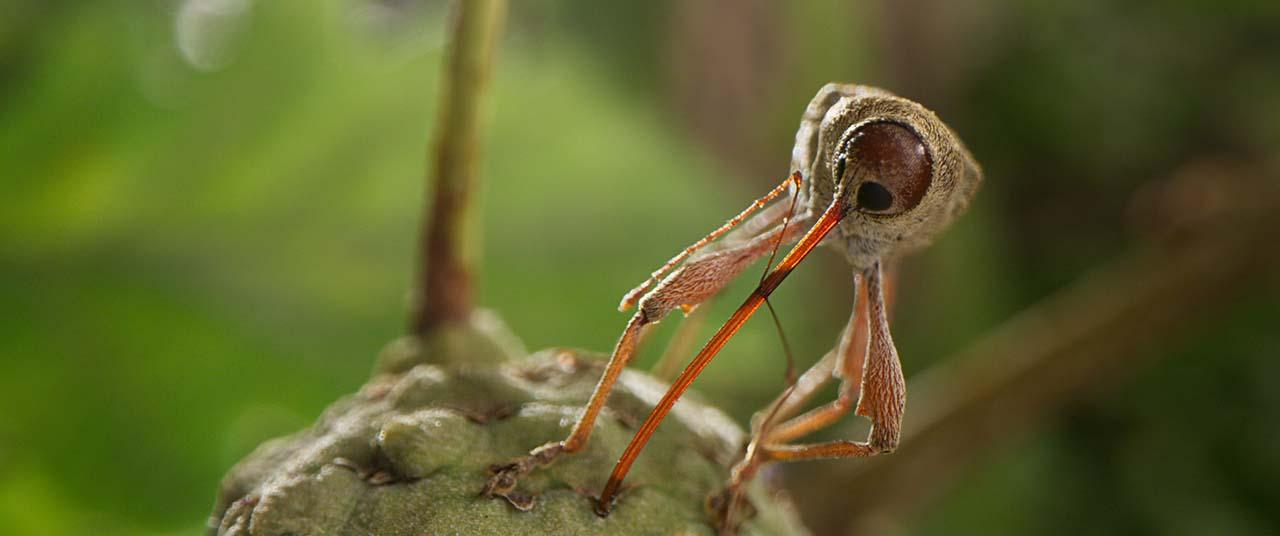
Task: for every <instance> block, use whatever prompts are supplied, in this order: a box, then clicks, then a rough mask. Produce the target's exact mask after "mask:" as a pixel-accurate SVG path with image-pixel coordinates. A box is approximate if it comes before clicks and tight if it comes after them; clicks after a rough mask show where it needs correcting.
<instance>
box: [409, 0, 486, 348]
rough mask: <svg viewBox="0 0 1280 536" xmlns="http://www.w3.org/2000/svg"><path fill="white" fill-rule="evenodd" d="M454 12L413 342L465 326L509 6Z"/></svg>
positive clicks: (456, 7)
mask: <svg viewBox="0 0 1280 536" xmlns="http://www.w3.org/2000/svg"><path fill="white" fill-rule="evenodd" d="M452 9H453V12H452V14H451V18H450V35H451V39H450V44H449V48H448V54H447V56H446V63H445V67H444V74H443V79H442V91H441V94H440V107H439V111H438V114H439V120H438V121H437V122H436V130H435V134H434V141H433V147H434V161H433V167H432V199H433V205H434V206H433V207H432V208H431V209H430V213H429V215H428V216H427V217H426V218H424V222H425V224H424V226H423V231H422V237H423V243H422V245H421V247H420V250H419V251H420V255H421V258H420V259H419V277H418V284H417V294H416V296H415V299H414V302H413V313H412V320H411V321H410V326H409V330H410V332H411V333H413V334H416V335H423V334H426V333H427V332H429V331H430V330H432V329H433V328H435V327H436V326H439V325H441V324H445V323H457V322H462V321H465V320H466V319H467V318H468V316H469V315H470V314H471V308H472V282H471V280H472V275H473V274H474V272H475V270H476V269H477V267H478V264H479V261H478V258H479V254H478V251H479V250H480V247H479V244H478V242H479V233H478V232H476V229H475V228H476V227H477V217H476V215H475V214H473V212H474V211H475V210H474V209H475V203H474V199H473V197H474V192H475V189H476V181H477V179H476V160H477V156H478V154H479V138H480V127H481V124H480V113H481V104H482V101H483V100H484V93H485V89H486V87H487V85H488V83H487V82H488V79H489V74H490V71H491V70H492V66H493V56H494V49H495V48H496V44H497V40H498V33H499V29H500V28H501V26H502V20H503V17H504V15H505V11H506V4H505V0H457V1H455V2H454V4H453V8H452Z"/></svg>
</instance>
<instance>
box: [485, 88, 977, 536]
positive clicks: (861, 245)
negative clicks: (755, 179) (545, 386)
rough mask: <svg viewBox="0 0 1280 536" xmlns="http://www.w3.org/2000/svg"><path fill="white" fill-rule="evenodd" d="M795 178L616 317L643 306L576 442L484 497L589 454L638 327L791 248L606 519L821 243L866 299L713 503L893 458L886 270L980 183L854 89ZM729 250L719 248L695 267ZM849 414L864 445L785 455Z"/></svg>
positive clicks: (871, 92)
mask: <svg viewBox="0 0 1280 536" xmlns="http://www.w3.org/2000/svg"><path fill="white" fill-rule="evenodd" d="M791 165H792V169H793V173H792V175H791V176H790V177H789V178H788V179H787V180H786V181H784V182H783V183H782V184H781V185H779V186H778V187H777V188H775V189H774V190H773V191H771V192H769V193H768V194H766V195H765V196H764V197H762V198H760V199H759V200H757V201H756V202H754V203H753V204H752V205H751V206H749V207H747V209H746V210H744V211H743V212H742V213H740V214H738V215H737V216H735V217H734V218H733V219H731V220H729V221H728V222H726V223H725V224H724V225H723V226H721V227H720V228H718V229H716V230H715V231H713V232H711V234H709V235H707V236H706V237H704V238H703V239H701V240H699V241H697V242H696V243H694V244H693V245H691V246H689V247H688V248H686V249H685V250H684V251H682V252H681V253H680V254H679V255H676V257H675V258H673V259H671V260H670V261H669V262H667V263H666V264H665V265H663V266H662V268H659V269H658V270H657V271H655V272H654V273H653V274H652V275H651V277H650V278H649V279H648V280H646V281H645V282H644V283H642V284H641V285H640V286H638V287H636V288H635V289H633V290H632V291H631V292H628V293H627V294H626V296H625V297H624V298H623V299H622V303H621V305H620V307H619V308H620V309H622V310H625V309H627V308H629V307H631V306H633V305H635V306H636V307H637V311H636V313H635V315H634V316H632V317H631V320H630V322H628V323H627V326H626V329H625V330H623V332H622V336H621V337H620V338H619V340H618V343H617V346H616V347H615V348H614V350H613V355H612V356H611V357H610V359H609V363H608V365H607V366H606V369H605V372H604V375H603V376H602V377H601V378H600V382H599V384H597V385H596V388H595V391H594V392H593V393H592V395H591V399H590V400H589V401H588V402H587V406H586V408H585V411H584V412H583V414H582V416H581V417H580V418H579V419H578V421H577V423H576V424H575V425H574V427H573V430H572V431H571V432H570V433H569V436H568V437H566V438H565V439H563V440H561V441H555V442H551V443H547V444H545V445H542V446H540V447H537V448H535V449H533V450H532V451H530V453H529V455H527V456H523V457H521V458H518V459H516V460H513V461H511V462H509V463H506V464H501V465H497V466H494V468H493V471H494V475H493V477H492V478H491V479H490V480H489V482H488V483H487V484H486V486H485V489H484V493H485V494H487V495H503V496H505V495H507V494H508V493H510V492H511V491H512V490H514V488H515V486H516V484H517V481H518V480H519V478H520V477H521V476H523V475H525V474H527V473H528V472H530V471H532V470H533V469H534V468H536V467H539V466H544V465H548V464H550V463H552V462H553V461H554V460H555V459H556V458H557V457H559V456H560V455H562V454H569V453H573V452H576V451H578V450H580V449H582V447H583V446H585V445H586V442H587V439H588V438H589V437H590V435H591V429H592V427H593V425H594V424H595V420H596V417H597V416H599V414H600V410H601V408H603V406H604V403H605V400H606V399H607V398H608V396H609V391H610V389H611V388H612V387H613V384H614V382H616V381H617V378H618V375H619V374H620V373H621V372H622V369H623V367H625V366H626V365H627V362H628V361H630V360H631V357H632V356H633V355H634V354H635V350H636V342H637V337H638V335H639V334H640V331H641V329H642V328H644V327H645V326H647V325H649V324H653V323H656V322H658V321H660V320H662V318H664V317H665V316H666V315H667V314H668V313H670V312H671V311H672V310H674V309H676V308H682V309H684V310H686V311H687V310H689V309H691V308H693V307H695V306H697V305H698V304H700V303H702V302H703V301H706V300H707V299H709V298H711V297H712V296H714V295H715V294H716V293H718V292H719V291H720V290H721V289H722V288H723V287H724V286H725V285H726V284H728V282H729V281H731V280H732V279H733V278H734V277H736V276H738V275H739V274H740V273H742V271H743V270H744V269H746V267H747V266H748V265H750V264H751V263H752V262H753V261H755V260H757V259H759V258H760V257H762V256H764V255H766V254H769V253H770V252H772V251H775V249H776V248H777V246H778V245H779V244H782V243H788V242H793V241H796V240H798V241H799V243H798V244H796V246H795V247H794V248H792V250H791V251H790V252H789V253H787V255H786V256H785V257H783V258H782V260H781V261H779V262H778V265H777V266H776V267H774V268H773V269H772V270H771V271H770V272H769V273H768V274H767V275H766V276H765V277H764V278H763V279H762V280H761V282H760V284H759V286H757V287H756V289H755V290H754V291H752V293H751V295H750V296H748V297H747V299H746V301H744V302H743V304H742V305H741V306H740V307H739V308H738V309H737V311H735V312H734V313H733V315H732V316H730V318H729V319H728V321H726V322H725V323H724V325H723V326H721V328H720V329H719V331H717V332H716V334H715V335H713V336H712V337H711V340H710V341H708V342H707V344H706V346H704V347H703V348H702V350H701V351H700V352H698V354H697V356H695V357H694V358H693V360H692V362H690V364H689V365H688V367H687V368H685V370H684V372H682V373H681V374H680V376H679V377H677V378H676V380H675V381H674V382H673V383H672V385H671V388H670V389H669V390H668V391H667V393H666V395H665V396H663V398H662V400H661V401H659V402H658V405H657V407H655V408H654V409H653V412H652V413H650V414H649V417H648V418H647V419H646V420H645V421H644V423H643V424H642V425H641V426H640V429H639V430H638V431H637V432H636V434H635V436H634V437H633V438H632V440H631V444H630V445H628V446H627V449H626V451H625V452H624V453H623V454H622V457H621V458H620V459H619V460H618V463H617V465H616V466H615V467H614V470H613V473H612V474H611V475H610V477H609V481H608V483H607V484H606V485H605V488H604V490H603V492H602V493H601V495H600V498H599V502H598V503H597V512H598V513H600V514H601V515H607V514H608V512H609V510H610V509H611V508H612V506H613V502H614V500H615V497H616V495H617V492H618V489H619V486H620V485H621V484H622V481H623V478H624V477H625V476H626V474H627V471H628V470H629V469H630V467H631V464H632V463H633V462H634V461H635V459H636V457H637V456H638V455H639V454H640V451H641V450H642V449H643V448H644V445H645V443H646V442H647V441H648V439H649V437H650V436H651V435H652V434H653V432H654V431H655V430H656V429H657V427H658V424H659V423H660V422H661V421H662V419H663V418H664V417H665V416H666V414H667V413H668V412H669V411H670V410H671V408H672V406H673V405H675V402H676V400H678V399H679V398H680V396H681V395H682V394H684V392H685V390H687V389H688V388H689V385H690V384H692V383H693V380H694V378H696V377H697V376H698V374H699V373H701V372H702V369H703V368H704V367H706V366H707V364H708V363H709V362H710V361H711V359H712V358H713V357H714V356H715V355H716V353H717V352H719V351H720V349H721V348H723V347H724V345H725V343H727V342H728V340H729V338H730V337H732V336H733V335H734V334H735V333H736V332H737V331H738V329H739V328H741V327H742V325H743V324H744V323H745V322H746V321H747V319H748V318H749V317H750V316H751V315H752V314H753V313H754V312H755V311H756V310H757V309H759V308H760V306H761V305H762V304H764V303H765V302H766V300H767V299H768V296H769V294H770V293H772V292H773V291H774V290H775V289H777V288H778V285H780V284H781V283H782V281H783V280H784V279H785V278H786V277H787V275H789V274H790V273H791V271H792V270H794V269H795V267H796V265H798V264H799V263H800V261H801V260H803V259H804V258H805V256H807V255H808V254H809V253H810V252H811V251H813V249H814V248H815V247H817V246H818V245H820V244H828V245H831V246H833V247H834V248H835V249H837V250H839V251H841V252H843V253H844V255H845V257H846V258H847V259H848V261H849V263H850V264H851V265H852V266H853V272H854V274H853V276H854V281H855V286H856V287H857V288H858V289H859V290H858V291H857V292H856V293H855V294H860V295H861V296H862V299H860V300H856V303H855V307H854V313H853V315H852V317H851V318H850V322H849V325H848V326H846V328H845V331H844V333H843V334H842V336H841V338H840V342H839V343H838V344H837V347H836V349H835V350H833V352H831V353H829V354H828V355H827V356H826V357H824V358H823V359H822V360H820V361H819V362H818V363H817V364H816V365H814V366H813V368H811V369H810V370H808V371H807V372H805V373H804V374H803V375H802V376H801V377H800V379H799V380H798V381H797V382H796V383H795V384H794V385H793V386H792V387H790V388H788V389H787V390H786V391H785V392H784V393H783V395H782V396H780V397H779V398H778V400H776V401H775V402H774V404H772V405H771V406H770V407H769V408H767V409H766V410H765V411H764V412H761V414H759V415H758V416H757V418H756V419H753V425H752V437H751V442H750V444H749V445H748V447H747V450H746V454H745V455H744V457H743V459H742V461H741V462H739V463H738V464H737V465H736V466H735V467H734V470H733V474H732V477H731V480H730V482H729V484H728V486H727V489H726V492H725V494H723V495H722V496H721V497H720V498H719V499H718V500H717V501H713V502H715V503H716V504H718V508H719V509H721V510H722V515H726V516H727V515H728V514H727V512H732V505H733V502H734V501H735V500H736V497H737V495H738V493H739V491H740V489H741V487H742V485H743V484H744V483H745V482H747V481H748V480H749V479H750V478H751V477H752V476H753V475H754V474H755V472H756V471H757V470H758V468H759V467H760V466H761V465H762V464H764V463H769V462H773V461H792V460H806V459H815V458H841V457H866V456H873V455H876V454H880V453H884V452H889V451H892V450H893V449H894V448H895V447H896V446H897V444H898V435H899V430H900V425H901V421H902V412H903V408H904V404H905V401H906V384H905V381H904V379H903V376H902V367H901V364H900V363H899V361H898V355H897V350H896V349H895V347H894V344H893V339H892V337H891V336H890V334H889V325H888V318H887V315H886V312H885V308H886V305H885V302H886V300H885V286H886V285H885V281H884V279H885V277H884V271H883V269H882V264H883V263H884V262H885V261H888V260H891V259H892V258H893V257H895V256H896V255H899V254H901V253H903V252H906V251H909V250H912V249H915V248H919V247H922V246H924V245H925V244H927V243H928V242H929V240H930V239H932V238H933V236H935V235H936V234H938V233H939V232H940V231H942V230H943V229H944V228H946V227H947V225H949V224H950V223H951V221H952V220H954V219H955V218H956V217H957V216H958V215H959V214H960V213H961V212H963V211H964V209H965V207H967V206H968V204H969V200H970V199H971V198H972V197H973V195H974V192H975V191H976V190H977V188H978V184H979V183H980V182H981V180H982V179H981V176H982V174H981V170H980V169H979V167H978V165H977V163H976V162H974V160H973V157H972V156H971V155H970V154H969V152H968V150H967V149H965V147H964V145H963V144H962V143H961V142H960V140H959V139H958V138H957V137H956V135H955V133H954V132H952V131H951V129H950V128H948V127H947V126H946V125H945V124H943V123H942V121H941V120H939V119H938V117H937V116H936V115H934V114H933V112H931V111H929V110H927V109H925V108H924V107H923V106H921V105H919V104H916V103H914V102H912V101H909V100H906V99H903V98H901V97H898V96H895V95H893V94H892V93H889V92H888V91H885V90H882V89H877V88H873V87H868V86H858V85H853V84H827V85H826V86H823V88H822V89H821V90H819V91H818V94H817V95H816V96H815V97H814V98H813V100H812V101H811V102H810V103H809V106H808V107H807V108H806V109H805V112H804V116H803V117H802V118H801V121H800V129H799V131H798V132H797V133H796V145H795V148H794V149H793V150H792V157H791ZM788 190H791V191H792V193H793V194H794V195H795V196H796V197H795V199H794V203H789V202H783V201H777V202H773V204H770V202H772V201H775V198H777V197H778V196H780V195H781V194H782V193H784V192H786V191H788ZM789 208H790V209H793V210H794V212H795V213H794V214H793V212H792V210H789ZM753 214H754V216H753ZM748 218H750V219H748ZM739 225H741V227H739ZM734 227H739V228H738V229H734ZM722 237H723V240H722V243H721V244H719V247H718V248H717V249H715V250H714V251H711V252H704V253H703V254H701V255H697V256H694V254H695V253H697V252H698V251H699V250H701V249H702V248H703V247H704V246H706V245H707V244H709V243H711V242H712V241H714V240H716V239H720V238H722ZM682 263H683V265H681V264H682ZM677 266H679V267H678V268H677ZM833 372H835V373H836V374H837V375H838V376H839V377H840V378H841V388H840V394H839V396H838V398H837V399H836V400H835V401H833V402H831V403H829V404H827V405H825V406H821V407H818V408H816V409H814V410H811V411H809V412H807V413H804V414H802V415H799V416H795V414H796V413H797V412H798V410H799V408H800V406H801V404H803V402H804V401H805V400H807V399H808V398H809V397H810V396H811V395H812V394H813V393H814V392H815V391H816V390H817V388H818V387H819V386H820V385H821V384H822V383H823V382H824V381H825V380H827V379H829V378H830V377H831V376H832V373H833ZM855 400H856V401H857V404H856V406H855V404H854V401H855ZM851 409H854V410H856V413H857V414H858V415H862V416H865V417H867V418H869V419H870V420H871V423H872V428H871V432H870V435H869V437H868V438H867V440H866V441H834V442H829V443H819V444H802V445H796V444H790V442H791V441H793V440H794V439H796V438H799V437H801V436H803V435H806V434H808V433H809V432H812V431H814V430H818V429H821V428H823V427H826V426H829V425H830V424H831V423H833V422H835V421H836V420H837V419H839V418H840V417H841V416H843V415H844V414H846V413H847V412H848V411H849V410H851ZM779 421H780V422H779ZM775 423H776V424H775ZM724 499H727V500H724ZM722 522H725V523H728V524H731V522H729V521H728V520H723V519H722ZM730 530H731V529H730Z"/></svg>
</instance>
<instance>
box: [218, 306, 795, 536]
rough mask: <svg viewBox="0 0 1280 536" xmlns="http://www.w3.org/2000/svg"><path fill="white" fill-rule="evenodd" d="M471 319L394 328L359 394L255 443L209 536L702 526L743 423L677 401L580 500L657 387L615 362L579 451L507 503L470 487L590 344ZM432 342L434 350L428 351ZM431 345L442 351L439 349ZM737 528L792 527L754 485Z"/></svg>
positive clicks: (534, 434)
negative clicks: (616, 373) (411, 337)
mask: <svg viewBox="0 0 1280 536" xmlns="http://www.w3.org/2000/svg"><path fill="white" fill-rule="evenodd" d="M484 325H486V324H485V323H484V322H480V323H478V324H477V326H478V327H477V326H473V327H466V328H457V329H453V330H449V331H446V332H444V333H441V334H438V335H437V336H435V337H433V338H432V339H431V340H430V341H428V342H426V343H425V344H417V343H414V342H413V341H399V342H397V343H396V344H393V345H392V346H391V347H390V348H389V349H388V351H387V352H385V353H384V355H383V356H382V359H381V362H380V364H379V367H378V371H377V372H376V373H375V376H374V378H373V379H372V380H371V381H370V382H369V383H368V384H366V385H365V386H364V387H363V388H362V389H361V390H360V392H358V393H356V394H354V395H350V396H347V397H345V398H342V399H340V400H338V401H337V402H336V403H334V404H333V405H332V406H330V407H329V408H328V409H327V410H326V411H325V412H324V414H323V415H322V416H321V417H320V419H319V421H318V422H317V423H316V424H315V425H314V426H313V427H312V428H310V429H307V430H304V431H301V432H299V433H297V434H294V435H292V436H288V437H284V438H279V439H275V440H272V441H269V442H267V443H265V444H263V445H262V446H260V447H259V448H258V449H257V450H256V451H255V452H253V453H252V454H250V455H249V456H248V457H247V458H246V459H244V460H242V461H241V462H240V463H239V464H237V465H236V467H234V468H233V469H232V470H231V471H230V473H228V475H227V476H226V478H225V479H224V480H223V483H222V488H221V490H220V491H219V495H218V501H217V504H216V505H215V507H214V513H213V517H212V518H211V520H210V530H209V533H210V534H225V535H245V534H254V535H284V534H308V535H317V534H379V535H391V534H564V535H570V534H710V533H713V532H714V531H713V529H712V527H711V526H710V524H709V519H708V517H707V514H706V511H705V508H704V500H705V499H706V497H707V496H708V495H709V494H710V493H712V492H713V491H715V490H718V489H720V487H721V486H722V484H723V482H724V479H725V477H726V476H727V473H728V471H727V469H726V465H727V464H728V462H729V461H730V460H731V458H732V457H733V454H734V453H735V452H736V451H737V450H738V449H739V446H740V444H741V441H742V437H743V436H742V431H741V430H740V429H739V428H738V427H737V426H736V425H735V424H734V423H733V422H731V421H730V420H729V419H728V418H727V417H726V416H725V415H724V414H723V413H721V412H720V411H718V410H716V409H714V408H711V407H709V406H706V405H704V404H701V403H697V402H695V401H691V400H688V397H686V400H684V401H681V402H680V403H679V404H677V405H676V409H675V411H674V412H673V414H672V415H671V416H669V417H668V419H667V421H666V422H664V423H663V425H662V427H661V428H660V429H659V431H658V433H657V434H656V435H655V436H654V438H653V440H652V441H650V443H649V445H648V447H647V448H646V450H645V452H644V453H643V454H642V455H641V457H640V459H639V460H638V461H637V463H636V465H635V467H634V468H633V470H632V472H631V475H630V476H629V477H628V479H627V484H628V487H626V488H625V491H624V493H623V494H622V496H621V498H620V499H619V501H618V503H617V506H616V507H615V509H614V512H613V514H612V515H611V516H609V517H608V518H600V517H598V516H596V515H595V513H594V512H593V510H592V498H591V497H592V496H593V495H595V494H597V493H599V490H600V488H601V486H602V485H603V484H604V481H605V479H606V478H607V476H608V472H609V470H610V468H612V466H613V463H614V461H615V460H616V458H617V456H618V453H620V452H621V451H622V450H623V448H624V447H625V445H626V443H627V441H628V440H629V439H630V437H631V435H632V433H633V431H634V427H635V426H636V425H637V424H638V423H639V422H640V421H642V420H643V419H644V417H645V415H647V413H648V411H649V408H651V407H652V406H653V404H654V403H655V402H656V401H657V399H658V398H659V397H661V395H662V393H663V391H664V390H665V388H666V386H665V385H663V384H661V383H659V382H657V381H656V380H654V379H652V378H650V377H648V376H646V375H644V374H641V373H638V372H635V371H627V372H626V373H624V374H623V376H622V378H621V380H620V381H619V384H618V386H617V387H616V388H615V389H614V393H613V395H612V397H611V398H610V403H609V405H608V408H607V409H606V411H605V412H604V413H603V414H602V416H601V418H600V419H599V421H598V422H597V425H596V430H595V433H594V434H593V436H592V438H591V443H590V445H589V447H588V448H587V449H585V450H584V451H583V452H581V453H579V454H577V455H574V456H568V457H565V458H562V459H561V460H560V461H559V462H558V463H556V464H555V465H553V466H552V467H551V468H549V469H544V470H541V471H536V472H534V473H533V474H531V475H529V476H527V477H525V478H524V479H523V480H522V481H521V482H520V488H519V490H520V491H522V492H525V493H527V494H529V495H531V496H532V497H534V505H533V508H532V509H531V510H530V511H527V512H521V511H518V510H517V509H516V508H514V507H513V506H512V505H511V504H509V503H508V502H507V501H505V500H503V499H495V498H485V497H480V496H479V491H480V489H481V488H482V487H483V485H484V483H485V481H486V478H487V472H486V471H487V468H488V466H489V465H490V464H493V463H496V462H502V461H505V460H507V459H510V458H511V457H514V456H518V455H521V454H523V453H525V452H526V451H528V449H529V448H531V447H534V446H537V445H539V444H541V443H544V442H546V441H549V440H552V439H558V438H561V437H563V436H564V435H565V434H566V433H567V431H568V430H569V427H570V426H571V425H572V422H573V419H574V416H575V415H576V414H577V411H578V410H579V408H580V407H581V405H582V402H583V401H584V400H586V398H587V397H588V395H589V394H590V392H591V389H592V387H593V386H594V385H595V382H596V380H597V378H598V377H599V374H600V372H601V368H602V366H603V360H602V359H599V358H598V357H599V356H586V355H584V354H583V353H581V352H577V351H573V350H558V349H554V350H545V351H542V352H539V353H537V354H535V355H532V356H528V357H522V358H517V359H514V360H512V359H509V357H508V356H509V354H510V353H512V352H515V351H516V350H514V348H516V347H517V345H512V344H501V343H500V341H502V340H504V339H503V338H502V337H501V336H500V334H499V332H500V329H498V327H497V326H498V324H496V323H494V322H489V323H488V324H487V325H488V327H487V328H486V327H483V326H484ZM433 355H434V356H437V359H432V357H433ZM440 356H446V357H440ZM749 501H750V503H751V504H752V506H753V507H754V509H755V510H757V512H756V515H755V517H753V518H752V519H751V520H750V521H748V522H747V523H746V525H745V526H744V527H743V532H744V533H747V534H803V533H804V532H805V531H804V529H803V528H802V527H801V525H800V524H799V522H798V521H797V520H796V518H795V516H794V514H793V513H792V511H791V509H790V508H789V507H788V506H787V504H786V502H785V500H783V499H782V498H780V497H777V496H775V495H773V494H772V493H771V492H768V491H766V490H765V489H764V487H763V486H762V485H760V484H756V485H754V486H753V487H752V489H751V491H750V493H749Z"/></svg>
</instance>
